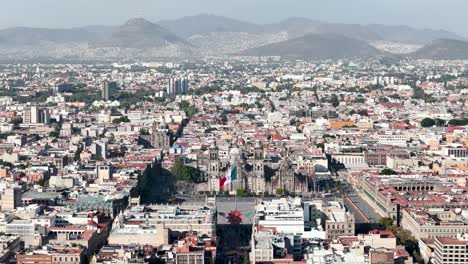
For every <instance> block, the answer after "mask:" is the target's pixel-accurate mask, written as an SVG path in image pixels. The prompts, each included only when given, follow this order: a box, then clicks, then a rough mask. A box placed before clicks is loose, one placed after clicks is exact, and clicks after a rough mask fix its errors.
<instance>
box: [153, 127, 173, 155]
mask: <svg viewBox="0 0 468 264" xmlns="http://www.w3.org/2000/svg"><path fill="white" fill-rule="evenodd" d="M171 139H172V135H171V132H170V131H169V129H168V128H167V125H166V123H165V122H164V121H162V122H161V123H160V124H159V125H158V123H156V122H155V123H153V128H152V133H151V145H152V146H153V147H154V148H158V149H167V148H169V147H170V146H171Z"/></svg>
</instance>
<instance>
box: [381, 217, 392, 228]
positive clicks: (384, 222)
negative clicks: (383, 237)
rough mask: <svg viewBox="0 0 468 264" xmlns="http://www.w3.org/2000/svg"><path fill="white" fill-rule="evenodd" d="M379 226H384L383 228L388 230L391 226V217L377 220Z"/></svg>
mask: <svg viewBox="0 0 468 264" xmlns="http://www.w3.org/2000/svg"><path fill="white" fill-rule="evenodd" d="M379 224H381V225H383V226H385V228H386V229H387V228H389V227H390V226H392V225H393V218H391V217H382V218H380V220H379Z"/></svg>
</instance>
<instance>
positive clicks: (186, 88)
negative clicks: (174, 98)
mask: <svg viewBox="0 0 468 264" xmlns="http://www.w3.org/2000/svg"><path fill="white" fill-rule="evenodd" d="M188 92H189V81H188V79H186V78H185V79H183V80H182V94H188Z"/></svg>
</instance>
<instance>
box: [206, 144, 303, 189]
mask: <svg viewBox="0 0 468 264" xmlns="http://www.w3.org/2000/svg"><path fill="white" fill-rule="evenodd" d="M208 152H209V153H208V162H207V171H206V174H207V175H206V176H207V177H206V178H207V181H208V189H209V191H210V192H220V191H228V192H229V193H231V194H233V193H235V192H236V191H237V190H240V189H241V190H245V191H247V192H250V193H255V194H257V195H261V194H274V193H276V191H277V190H278V189H281V190H284V191H287V192H295V193H303V192H308V180H307V177H305V176H303V175H302V174H301V173H297V172H295V169H294V167H293V165H292V163H291V162H290V161H289V160H288V159H281V160H272V159H269V158H267V157H265V153H264V150H263V147H262V145H261V144H260V143H258V142H257V143H256V144H255V145H254V146H253V147H252V148H250V149H248V148H245V147H239V146H238V145H237V142H234V144H232V145H231V146H230V148H229V153H228V160H225V161H221V160H220V158H219V148H218V147H217V146H216V144H215V143H214V144H212V145H211V146H210V148H209V149H208ZM231 167H236V168H237V170H236V174H237V175H236V177H235V180H233V181H232V182H231V183H230V184H228V185H226V186H224V188H223V189H221V188H220V180H221V178H222V177H224V175H225V174H226V173H227V171H228V170H229V168H231Z"/></svg>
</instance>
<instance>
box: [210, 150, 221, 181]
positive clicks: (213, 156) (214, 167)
mask: <svg viewBox="0 0 468 264" xmlns="http://www.w3.org/2000/svg"><path fill="white" fill-rule="evenodd" d="M218 155H219V154H218V147H217V146H216V143H213V144H212V145H211V146H210V149H209V165H208V175H209V176H210V177H215V178H217V177H219V167H220V163H219V157H218Z"/></svg>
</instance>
